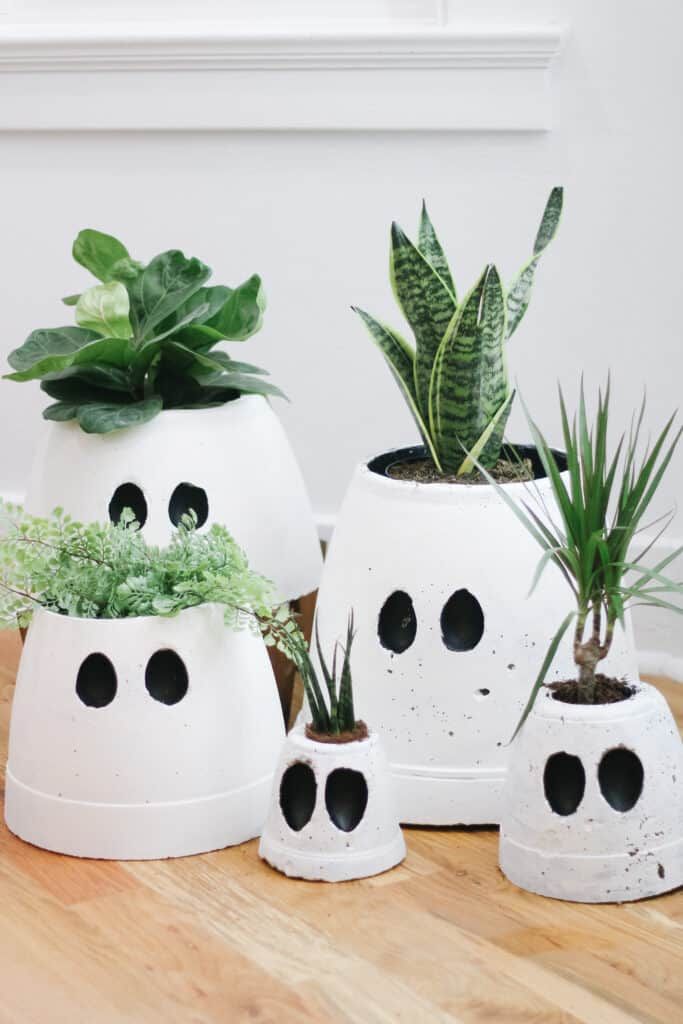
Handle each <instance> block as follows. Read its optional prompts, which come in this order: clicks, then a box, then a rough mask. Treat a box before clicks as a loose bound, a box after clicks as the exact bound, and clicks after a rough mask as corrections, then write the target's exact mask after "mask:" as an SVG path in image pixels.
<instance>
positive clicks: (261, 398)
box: [50, 394, 270, 440]
mask: <svg viewBox="0 0 683 1024" xmlns="http://www.w3.org/2000/svg"><path fill="white" fill-rule="evenodd" d="M263 405H267V406H268V407H269V408H270V403H269V402H268V401H267V399H266V396H265V395H252V394H241V395H239V396H238V397H237V398H232V399H230V401H228V402H221V404H220V405H207V406H203V407H201V408H188V409H161V410H160V411H159V412H158V413H157V414H156V416H154V418H153V419H151V420H148V421H147V422H145V423H136V424H132V425H131V426H128V427H120V428H119V429H118V430H111V431H110V432H109V433H108V434H88V433H86V431H85V430H83V429H82V427H80V426H79V424H78V421H77V420H67V421H65V422H61V423H60V422H56V421H52V422H51V424H50V425H51V426H52V427H58V428H62V429H63V428H66V429H67V430H76V431H78V433H79V435H82V436H83V437H85V438H88V439H94V440H98V439H99V440H103V439H106V438H108V437H109V438H111V437H122V436H125V435H126V434H128V433H130V432H131V431H133V432H134V431H137V430H143V429H144V428H145V427H149V426H153V425H154V424H155V423H156V424H157V425H158V424H159V422H162V423H168V421H169V420H170V419H177V420H179V421H181V420H182V421H184V420H186V419H187V417H188V416H199V414H200V413H203V414H204V415H205V416H208V415H211V414H216V415H219V414H221V413H224V412H225V410H227V409H236V408H237V407H238V406H239V407H241V408H244V407H246V406H253V407H254V408H257V407H260V408H262V407H263Z"/></svg>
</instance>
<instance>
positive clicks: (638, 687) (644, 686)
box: [532, 679, 658, 722]
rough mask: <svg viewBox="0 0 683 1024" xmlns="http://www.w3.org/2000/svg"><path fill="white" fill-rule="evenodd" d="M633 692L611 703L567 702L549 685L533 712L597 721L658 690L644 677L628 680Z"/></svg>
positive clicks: (638, 703) (554, 716) (575, 719)
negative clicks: (560, 698) (557, 697)
mask: <svg viewBox="0 0 683 1024" xmlns="http://www.w3.org/2000/svg"><path fill="white" fill-rule="evenodd" d="M626 685H627V686H630V687H631V689H632V690H633V692H632V693H631V695H630V696H629V697H626V698H625V699H624V700H617V701H612V703H610V704H567V703H566V701H562V700H556V699H555V697H554V696H553V692H552V690H551V689H549V688H548V687H543V689H542V690H541V692H540V693H539V695H538V697H537V698H536V700H535V702H534V707H533V710H532V714H534V715H536V716H537V717H539V718H553V719H555V718H566V719H569V720H570V721H574V722H576V721H585V720H592V721H595V720H596V719H597V718H601V717H602V718H610V717H612V716H614V715H618V714H619V713H620V712H621V711H624V710H625V709H626V708H628V709H629V711H630V709H631V708H633V707H634V705H638V706H640V705H641V704H642V702H643V699H644V698H646V697H648V696H649V695H650V694H651V693H652V691H653V690H654V691H655V692H658V691H657V690H656V687H653V686H651V685H650V684H649V683H644V682H643V681H642V679H634V680H626Z"/></svg>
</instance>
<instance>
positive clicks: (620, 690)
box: [548, 672, 634, 704]
mask: <svg viewBox="0 0 683 1024" xmlns="http://www.w3.org/2000/svg"><path fill="white" fill-rule="evenodd" d="M548 689H549V690H552V695H553V699H554V700H559V701H562V703H563V704H585V703H586V702H585V701H584V700H582V697H581V691H580V689H579V684H578V681H577V680H576V679H563V680H561V681H560V682H558V683H551V685H550V686H549V687H548ZM633 694H634V689H633V687H632V686H629V684H628V683H627V682H626V681H625V680H624V679H613V678H612V679H610V678H609V677H608V676H605V675H603V674H602V673H601V672H600V673H598V674H596V676H595V700H594V701H593V703H594V704H616V703H617V702H618V701H620V700H628V698H629V697H632V696H633Z"/></svg>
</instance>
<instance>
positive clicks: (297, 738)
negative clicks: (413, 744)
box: [285, 723, 379, 758]
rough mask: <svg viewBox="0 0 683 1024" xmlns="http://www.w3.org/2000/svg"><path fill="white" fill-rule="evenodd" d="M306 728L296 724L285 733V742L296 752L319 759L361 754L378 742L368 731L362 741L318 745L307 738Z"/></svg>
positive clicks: (375, 734)
mask: <svg viewBox="0 0 683 1024" xmlns="http://www.w3.org/2000/svg"><path fill="white" fill-rule="evenodd" d="M305 729H306V726H305V725H304V724H303V723H297V724H296V725H295V726H294V727H293V728H292V729H290V731H289V732H288V733H287V737H286V740H285V742H286V743H287V744H288V745H290V746H292V747H294V748H295V749H297V750H302V751H304V752H306V753H308V754H312V755H315V757H316V758H321V757H337V756H338V755H339V754H340V753H341V752H342V751H347V750H350V751H352V754H351V756H354V754H355V753H356V752H359V753H363V752H365V751H366V750H371V749H372V748H373V747H376V746H377V744H378V742H379V735H378V733H376V732H375V731H374V730H373V729H368V735H367V736H364V737H363V739H359V740H349V742H348V743H319V742H317V741H316V740H311V739H309V738H308V736H307V735H306V732H305Z"/></svg>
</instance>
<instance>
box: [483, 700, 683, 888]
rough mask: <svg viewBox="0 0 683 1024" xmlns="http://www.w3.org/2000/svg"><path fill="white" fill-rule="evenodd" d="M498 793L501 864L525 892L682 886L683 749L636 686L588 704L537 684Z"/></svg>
mask: <svg viewBox="0 0 683 1024" xmlns="http://www.w3.org/2000/svg"><path fill="white" fill-rule="evenodd" d="M503 795H504V799H503V812H502V820H501V835H500V866H501V868H502V870H503V871H504V873H505V874H506V875H507V877H508V878H509V879H510V880H511V881H512V882H514V883H515V884H516V885H519V886H521V887H522V888H524V889H529V890H530V891H531V892H536V893H540V894H541V895H543V896H554V897H556V898H557V899H563V900H575V901H578V902H582V903H604V902H622V901H626V900H637V899H642V898H643V897H645V896H654V895H656V894H657V893H662V892H667V891H668V890H669V889H675V888H677V887H678V886H679V885H682V884H683V748H682V747H681V740H680V736H679V733H678V729H677V728H676V723H675V722H674V719H673V716H672V714H671V711H670V710H669V707H668V705H667V703H666V701H665V700H664V698H663V697H662V695H661V694H660V693H659V692H658V691H657V690H655V689H654V687H652V686H648V685H647V684H646V683H640V684H638V685H637V687H636V690H635V693H634V695H633V696H632V697H630V698H629V699H628V700H625V701H621V702H619V703H617V704H603V705H598V706H586V705H575V704H564V703H561V702H560V701H557V700H555V699H554V698H553V697H552V696H551V693H550V692H549V691H546V690H543V691H541V693H540V694H539V696H538V698H537V700H536V704H535V706H534V709H533V711H532V712H531V714H530V715H529V718H528V719H527V721H526V722H525V724H524V726H523V728H522V730H521V732H520V734H519V736H518V738H517V739H516V741H515V743H514V744H513V746H512V753H511V757H510V766H509V771H508V777H507V780H506V783H505V790H504V794H503Z"/></svg>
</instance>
